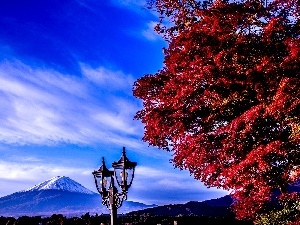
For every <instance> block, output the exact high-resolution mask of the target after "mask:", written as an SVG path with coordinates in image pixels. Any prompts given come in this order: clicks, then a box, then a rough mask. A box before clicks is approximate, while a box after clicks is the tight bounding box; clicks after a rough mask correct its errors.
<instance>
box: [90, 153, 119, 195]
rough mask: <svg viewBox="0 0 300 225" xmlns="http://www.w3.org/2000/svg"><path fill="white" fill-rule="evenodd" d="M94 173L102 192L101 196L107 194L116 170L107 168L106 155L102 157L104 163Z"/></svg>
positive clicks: (98, 188)
mask: <svg viewBox="0 0 300 225" xmlns="http://www.w3.org/2000/svg"><path fill="white" fill-rule="evenodd" d="M92 174H93V175H94V179H95V184H96V188H97V190H98V192H99V193H100V194H101V196H104V197H105V196H107V194H108V188H109V186H110V184H111V179H113V178H112V176H113V174H114V172H113V171H110V170H108V169H107V168H106V166H105V161H104V157H102V165H101V166H100V168H99V170H95V171H94V172H93V173H92Z"/></svg>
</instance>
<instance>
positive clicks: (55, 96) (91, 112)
mask: <svg viewBox="0 0 300 225" xmlns="http://www.w3.org/2000/svg"><path fill="white" fill-rule="evenodd" d="M144 6H145V2H143V1H142V0H106V1H99V0H64V1H60V0H51V1H40V0H27V1H22V0H9V1H2V2H1V7H0V105H1V110H0V124H1V126H0V154H1V157H0V196H5V195H8V194H11V193H13V192H16V191H20V190H23V189H27V188H29V187H31V186H33V185H35V184H37V183H40V182H43V181H45V180H47V179H50V178H51V177H54V176H59V175H60V176H68V177H70V178H71V179H74V180H75V181H77V182H79V183H81V184H82V185H84V186H85V187H87V188H89V189H90V190H92V191H96V190H95V187H94V181H93V177H92V174H91V172H92V171H93V170H95V169H98V168H99V166H100V163H101V157H102V156H104V157H105V160H106V164H107V165H111V163H112V162H113V161H116V160H118V159H119V158H120V156H121V151H122V147H123V146H125V147H126V149H127V154H128V157H129V159H130V160H132V161H136V162H137V163H138V167H137V169H136V176H135V179H134V181H133V186H132V187H131V189H130V190H129V196H128V198H129V200H132V201H140V202H144V203H149V204H159V205H161V204H169V203H184V202H187V201H190V200H195V201H201V200H205V199H210V198H216V197H221V196H223V195H225V194H226V193H227V192H224V191H222V190H217V189H214V188H210V189H207V188H206V187H205V186H203V185H202V184H201V183H200V182H199V181H196V180H194V179H193V177H191V176H190V175H189V173H188V172H187V171H180V170H179V169H174V168H173V165H172V164H171V163H169V159H171V158H172V155H171V153H168V152H164V151H162V150H158V149H156V148H152V147H148V145H147V143H143V142H142V141H141V139H142V136H143V125H142V124H141V122H140V121H136V120H133V117H134V115H135V113H136V111H138V110H139V109H141V108H142V102H141V101H140V100H138V99H135V98H134V97H133V96H132V85H133V82H134V81H135V80H136V79H137V78H139V77H141V76H143V75H144V74H151V73H155V72H156V71H158V70H159V69H160V68H162V66H163V64H162V62H163V54H162V47H163V46H165V45H166V44H165V42H164V41H163V40H162V39H161V38H160V37H159V36H158V35H156V34H155V33H154V32H153V26H154V24H155V22H156V21H157V17H156V15H155V14H154V13H153V12H151V11H149V10H147V9H146V8H145V7H144Z"/></svg>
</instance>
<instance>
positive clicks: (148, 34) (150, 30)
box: [142, 21, 161, 41]
mask: <svg viewBox="0 0 300 225" xmlns="http://www.w3.org/2000/svg"><path fill="white" fill-rule="evenodd" d="M156 24H157V22H154V21H151V22H149V23H148V24H147V28H146V29H145V30H143V31H142V35H143V36H144V37H145V38H147V39H148V40H150V41H156V40H159V39H161V36H160V35H159V34H157V33H156V32H155V31H154V27H155V26H156Z"/></svg>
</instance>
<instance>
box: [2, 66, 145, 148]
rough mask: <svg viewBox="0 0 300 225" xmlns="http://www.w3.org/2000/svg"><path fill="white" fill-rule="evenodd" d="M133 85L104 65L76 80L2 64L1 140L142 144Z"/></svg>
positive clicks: (39, 70)
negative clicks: (135, 114) (135, 117)
mask: <svg viewBox="0 0 300 225" xmlns="http://www.w3.org/2000/svg"><path fill="white" fill-rule="evenodd" d="M132 82H133V78H132V77H131V76H130V75H126V74H123V73H122V72H121V71H116V72H114V71H111V70H107V69H105V68H103V67H99V68H96V69H92V68H88V67H86V66H84V65H82V77H76V76H72V75H66V74H61V73H59V72H57V71H51V70H45V69H41V68H32V67H30V66H27V65H24V64H22V63H20V62H13V63H10V62H5V63H2V64H0V84H1V85H0V104H1V106H2V110H1V112H0V122H1V127H0V141H1V142H3V143H8V144H17V145H22V144H47V145H53V144H57V143H61V142H66V143H74V144H93V143H101V142H106V143H113V142H114V143H115V144H118V145H119V144H120V143H122V142H123V143H124V144H125V143H129V142H130V143H131V146H132V145H138V142H139V141H140V136H141V132H142V128H141V124H139V122H137V121H133V116H134V113H135V112H136V111H137V110H138V108H139V107H140V105H139V103H138V102H137V101H136V100H135V99H134V98H133V97H132V96H131V95H130V94H131V85H132ZM134 137H139V138H138V139H136V138H134ZM134 143H135V144H134Z"/></svg>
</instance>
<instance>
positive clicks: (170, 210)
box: [127, 195, 234, 218]
mask: <svg viewBox="0 0 300 225" xmlns="http://www.w3.org/2000/svg"><path fill="white" fill-rule="evenodd" d="M232 202H233V200H232V198H231V197H230V196H229V195H226V196H224V197H222V198H218V199H211V200H207V201H203V202H196V201H191V202H187V203H185V204H171V205H164V206H157V207H152V208H147V209H143V210H138V211H133V212H130V213H127V215H142V214H149V215H156V216H163V215H168V216H206V217H232V218H233V217H234V215H233V213H232V212H231V211H230V209H229V207H230V205H231V204H232Z"/></svg>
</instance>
